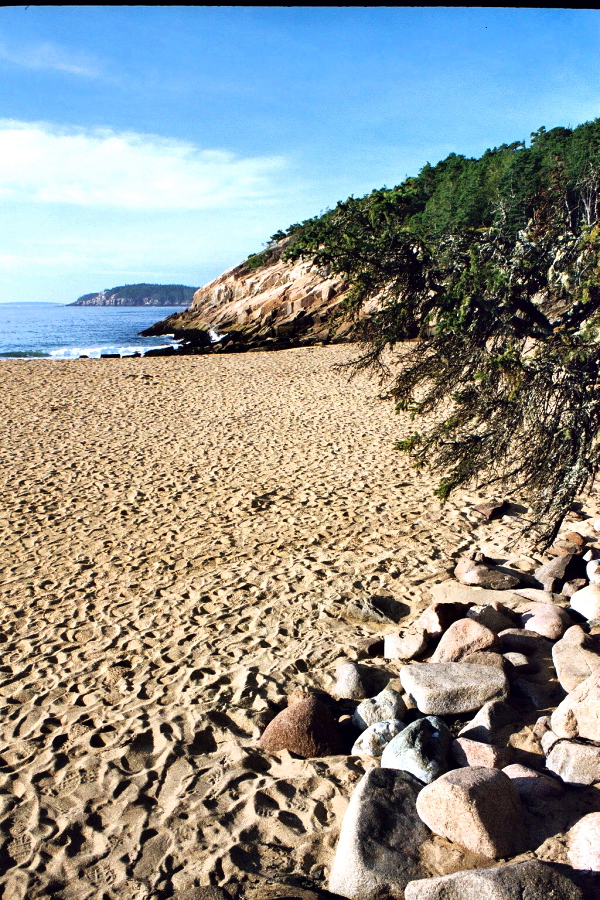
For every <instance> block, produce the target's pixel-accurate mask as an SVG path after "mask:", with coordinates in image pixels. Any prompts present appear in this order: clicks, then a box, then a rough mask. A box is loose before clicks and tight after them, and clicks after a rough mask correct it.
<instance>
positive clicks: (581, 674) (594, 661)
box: [552, 625, 600, 692]
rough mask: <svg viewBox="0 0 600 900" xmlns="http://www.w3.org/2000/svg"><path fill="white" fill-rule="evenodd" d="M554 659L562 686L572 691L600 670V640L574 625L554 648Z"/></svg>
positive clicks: (579, 626)
mask: <svg viewBox="0 0 600 900" xmlns="http://www.w3.org/2000/svg"><path fill="white" fill-rule="evenodd" d="M552 660H553V662H554V666H555V668H556V674H557V675H558V680H559V682H560V685H561V687H562V688H564V689H565V691H567V692H568V691H572V690H574V689H575V688H576V687H577V685H579V684H581V682H582V681H585V680H586V678H589V677H590V675H592V674H593V673H594V672H597V671H598V670H600V641H599V640H598V638H597V637H595V636H592V635H588V634H586V633H585V631H584V630H583V628H582V627H581V625H572V626H571V628H567V630H566V631H565V633H564V635H563V636H562V638H561V639H560V641H558V642H557V643H556V644H555V645H554V647H553V648H552Z"/></svg>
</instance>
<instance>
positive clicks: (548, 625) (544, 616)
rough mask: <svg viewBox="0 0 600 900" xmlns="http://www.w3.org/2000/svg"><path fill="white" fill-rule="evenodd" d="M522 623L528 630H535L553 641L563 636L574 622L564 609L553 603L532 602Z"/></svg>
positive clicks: (523, 616)
mask: <svg viewBox="0 0 600 900" xmlns="http://www.w3.org/2000/svg"><path fill="white" fill-rule="evenodd" d="M521 623H522V625H523V628H524V629H526V630H527V631H535V632H536V634H541V635H542V637H545V638H548V639H549V640H551V641H556V640H558V639H559V638H561V637H562V636H563V634H564V633H565V631H566V630H567V628H568V627H569V626H570V625H572V624H573V622H572V620H571V617H570V616H569V614H568V613H567V612H565V610H564V609H561V608H560V606H553V605H552V604H551V603H532V604H531V606H530V608H529V612H526V613H523V615H522V616H521Z"/></svg>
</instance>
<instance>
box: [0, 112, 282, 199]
mask: <svg viewBox="0 0 600 900" xmlns="http://www.w3.org/2000/svg"><path fill="white" fill-rule="evenodd" d="M0 160H1V164H0V200H2V199H4V200H14V201H36V202H40V203H68V204H73V205H76V206H88V207H113V208H123V209H132V210H136V209H137V210H142V209H148V210H151V209H165V210H166V209H171V210H175V209H180V210H184V209H188V210H190V209H218V208H227V207H232V206H240V205H244V204H247V203H248V201H251V202H253V203H256V202H266V201H269V200H271V199H273V198H274V197H275V196H276V195H280V194H281V189H279V188H276V187H275V176H276V174H277V173H280V172H281V170H282V169H283V168H285V165H286V163H285V160H284V159H283V158H282V157H279V156H258V157H248V158H240V157H237V156H235V155H234V154H233V153H230V152H228V151H224V150H203V149H200V148H198V147H196V146H195V145H194V144H192V143H188V142H186V141H178V140H171V139H167V138H161V137H157V136H155V135H148V134H137V133H135V132H122V133H117V132H114V131H111V130H110V129H97V130H94V131H88V130H84V129H73V128H71V129H67V128H58V127H55V126H52V125H49V124H46V123H27V122H17V121H13V120H10V119H0Z"/></svg>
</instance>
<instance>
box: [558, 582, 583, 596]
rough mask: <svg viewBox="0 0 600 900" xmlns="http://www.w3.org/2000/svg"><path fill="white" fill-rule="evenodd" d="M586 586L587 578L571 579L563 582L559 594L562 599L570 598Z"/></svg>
mask: <svg viewBox="0 0 600 900" xmlns="http://www.w3.org/2000/svg"><path fill="white" fill-rule="evenodd" d="M586 585H587V578H573V579H572V580H571V581H565V583H564V584H563V588H562V591H561V594H562V596H563V597H572V596H573V594H575V593H576V592H577V591H580V590H581V588H584V587H585V586H586Z"/></svg>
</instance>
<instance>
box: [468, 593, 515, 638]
mask: <svg viewBox="0 0 600 900" xmlns="http://www.w3.org/2000/svg"><path fill="white" fill-rule="evenodd" d="M467 618H468V619H473V620H474V621H475V622H479V624H480V625H483V626H485V628H489V629H490V631H493V632H494V634H498V632H499V631H504V630H505V629H506V628H514V626H515V625H517V624H519V616H518V615H517V614H516V613H515V612H513V610H512V609H509V607H508V606H505V605H504V604H503V603H499V602H498V601H497V600H494V601H492V603H480V604H478V605H477V606H472V607H471V609H470V610H469V611H468V613H467Z"/></svg>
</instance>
